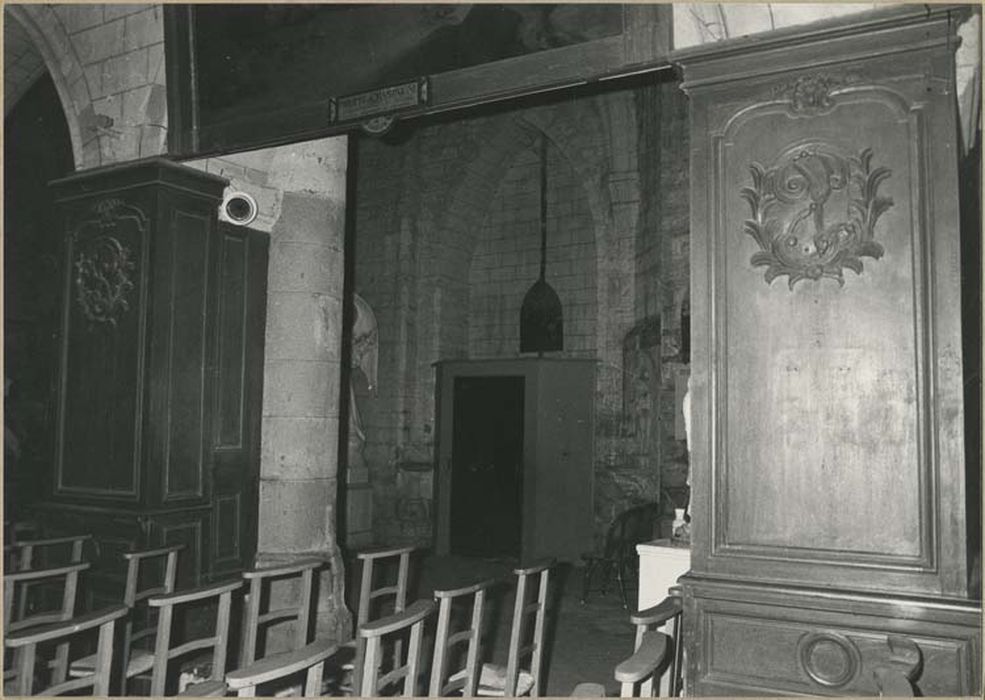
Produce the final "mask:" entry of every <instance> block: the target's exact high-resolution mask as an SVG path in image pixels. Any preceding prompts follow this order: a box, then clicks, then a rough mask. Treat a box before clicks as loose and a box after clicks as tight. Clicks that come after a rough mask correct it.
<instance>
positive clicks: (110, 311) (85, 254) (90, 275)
mask: <svg viewBox="0 0 985 700" xmlns="http://www.w3.org/2000/svg"><path fill="white" fill-rule="evenodd" d="M134 267H135V266H134V262H133V260H132V256H131V252H130V249H129V248H127V247H126V246H125V245H123V244H122V243H120V241H118V240H117V239H116V238H114V237H113V236H107V235H103V236H97V237H96V238H93V239H91V240H89V241H87V242H86V243H85V244H84V248H83V249H82V250H80V251H79V254H78V255H77V256H76V258H75V287H76V290H77V292H78V302H79V306H80V307H81V308H82V313H83V314H84V315H85V317H86V318H87V319H89V320H90V321H94V322H97V323H108V324H110V325H111V326H115V325H116V322H117V320H118V318H119V316H120V314H121V313H123V312H124V311H126V310H127V309H128V308H130V303H129V302H128V301H127V295H128V294H129V293H130V291H131V290H132V289H133V281H132V279H131V276H132V273H133V270H134Z"/></svg>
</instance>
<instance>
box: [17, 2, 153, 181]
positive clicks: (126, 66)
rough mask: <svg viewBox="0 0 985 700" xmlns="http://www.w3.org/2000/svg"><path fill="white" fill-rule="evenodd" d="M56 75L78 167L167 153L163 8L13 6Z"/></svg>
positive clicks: (144, 5)
mask: <svg viewBox="0 0 985 700" xmlns="http://www.w3.org/2000/svg"><path fill="white" fill-rule="evenodd" d="M5 10H6V12H7V19H9V20H11V21H14V22H17V23H18V24H20V25H21V26H22V27H23V29H24V30H25V32H26V33H27V35H28V36H29V37H30V38H31V40H32V41H33V42H34V44H35V45H36V47H37V49H38V50H39V52H40V53H41V55H42V57H43V58H44V60H45V64H46V65H47V66H48V69H49V71H50V72H51V74H52V78H53V79H54V81H55V86H56V88H57V89H58V93H59V97H60V98H61V101H62V106H63V108H64V109H65V114H66V118H67V120H68V123H69V132H70V134H71V137H72V147H73V151H74V152H75V161H76V167H77V168H79V169H81V168H91V167H95V166H98V165H105V164H108V163H119V162H124V161H128V160H134V159H137V158H145V157H148V156H155V155H160V154H162V153H164V152H165V151H166V147H167V94H166V87H165V85H166V75H165V66H164V20H163V14H164V10H163V8H162V6H161V5H148V4H142V5H141V4H131V5H109V4H107V5H102V4H65V5H41V4H38V5H7V6H6V7H5Z"/></svg>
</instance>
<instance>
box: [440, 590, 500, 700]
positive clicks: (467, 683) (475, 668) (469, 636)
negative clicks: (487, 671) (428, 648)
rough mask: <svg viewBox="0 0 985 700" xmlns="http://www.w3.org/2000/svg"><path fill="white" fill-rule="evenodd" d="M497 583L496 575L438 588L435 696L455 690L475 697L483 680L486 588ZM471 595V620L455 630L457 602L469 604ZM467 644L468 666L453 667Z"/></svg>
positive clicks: (466, 662) (466, 660)
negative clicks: (481, 654) (455, 657)
mask: <svg viewBox="0 0 985 700" xmlns="http://www.w3.org/2000/svg"><path fill="white" fill-rule="evenodd" d="M494 584H495V581H493V580H492V579H490V580H486V581H482V582H480V583H476V584H473V585H471V586H465V587H463V588H455V589H450V590H439V591H435V592H434V597H435V599H436V600H437V601H438V628H437V631H436V632H435V637H434V658H433V660H432V663H431V688H430V692H429V695H430V696H431V697H440V696H443V695H449V694H452V693H454V692H456V691H457V692H458V694H460V695H462V696H463V697H473V696H474V695H475V693H476V688H477V687H478V683H479V647H480V644H481V642H482V632H483V624H482V623H483V619H482V616H483V608H484V604H485V598H486V591H487V590H488V589H489V588H490V587H491V586H493V585H494ZM469 599H471V606H470V607H471V615H470V616H469V624H468V625H467V626H465V627H464V629H460V630H459V631H457V632H452V631H451V629H452V613H453V612H454V606H455V605H456V604H459V605H460V604H463V603H464V604H468V602H469ZM463 644H464V645H465V666H464V668H461V669H458V670H455V671H450V670H449V665H450V663H451V661H452V660H453V655H454V654H455V652H456V651H457V650H458V648H459V647H460V646H462V645H463Z"/></svg>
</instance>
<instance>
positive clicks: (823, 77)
mask: <svg viewBox="0 0 985 700" xmlns="http://www.w3.org/2000/svg"><path fill="white" fill-rule="evenodd" d="M857 79H858V78H857V77H856V76H854V75H830V74H826V73H816V74H810V75H802V76H800V77H799V78H797V79H796V80H793V81H791V82H787V83H782V84H780V85H777V86H775V87H774V88H773V90H772V93H773V97H774V98H775V99H779V98H783V99H787V100H789V101H790V111H791V112H792V113H794V114H798V115H807V116H813V115H816V114H820V113H823V112H827V111H828V110H829V109H831V108H832V107H834V98H833V96H832V95H831V93H832V91H834V90H835V89H837V88H840V87H842V86H844V85H847V84H849V83H852V82H855V81H856V80H857Z"/></svg>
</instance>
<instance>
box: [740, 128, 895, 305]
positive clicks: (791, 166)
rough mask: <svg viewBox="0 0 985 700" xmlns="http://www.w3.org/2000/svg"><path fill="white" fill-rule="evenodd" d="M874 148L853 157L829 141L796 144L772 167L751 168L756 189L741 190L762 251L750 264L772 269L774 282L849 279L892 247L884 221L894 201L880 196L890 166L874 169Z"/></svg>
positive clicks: (769, 276) (749, 227)
mask: <svg viewBox="0 0 985 700" xmlns="http://www.w3.org/2000/svg"><path fill="white" fill-rule="evenodd" d="M871 161H872V151H871V149H868V148H867V149H865V150H863V151H862V152H861V153H859V154H858V156H848V157H845V156H843V155H840V154H839V153H838V152H837V151H836V150H835V149H834V148H833V147H831V146H829V145H826V144H820V143H815V144H809V145H805V146H798V147H797V148H794V149H791V150H790V151H788V152H787V153H786V154H785V155H784V156H782V157H781V158H780V159H779V162H778V163H777V164H776V165H774V166H773V167H770V168H765V167H763V166H762V165H760V164H759V163H753V164H752V165H750V166H749V171H750V173H751V174H752V187H743V188H742V191H741V196H742V198H743V199H745V200H746V202H748V203H749V207H750V208H751V209H752V218H750V219H747V220H746V221H745V222H744V224H743V231H744V232H745V233H747V234H749V235H750V236H752V237H753V239H755V241H756V243H757V244H758V245H759V248H760V250H759V252H757V253H755V254H754V255H753V256H752V258H751V259H750V262H751V263H752V264H753V266H754V267H766V282H767V284H770V283H772V282H773V280H774V279H776V278H777V277H779V276H780V275H788V277H789V279H788V284H789V287H790V289H793V286H794V284H796V283H797V282H799V281H800V280H802V279H811V280H819V279H821V278H824V277H827V278H830V279H834V280H837V281H838V284H839V285H844V283H845V279H844V276H843V274H842V272H843V270H844V268H846V267H847V268H848V269H850V270H852V271H854V272H855V274H861V273H862V261H861V258H863V257H870V258H875V259H877V260H878V259H879V258H880V257H882V254H883V252H884V250H883V247H882V245H880V244H879V243H878V242H877V241H876V240H875V237H874V234H875V226H876V222H877V221H878V220H879V217H880V216H882V214H883V213H885V212H886V210H887V209H889V207H891V206H892V204H893V200H892V199H891V198H890V197H884V196H880V195H879V186H880V185H881V184H882V182H883V181H884V180H886V178H888V177H889V176H890V175H891V171H890V170H889V168H885V167H878V168H874V169H873V168H872V163H871Z"/></svg>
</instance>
